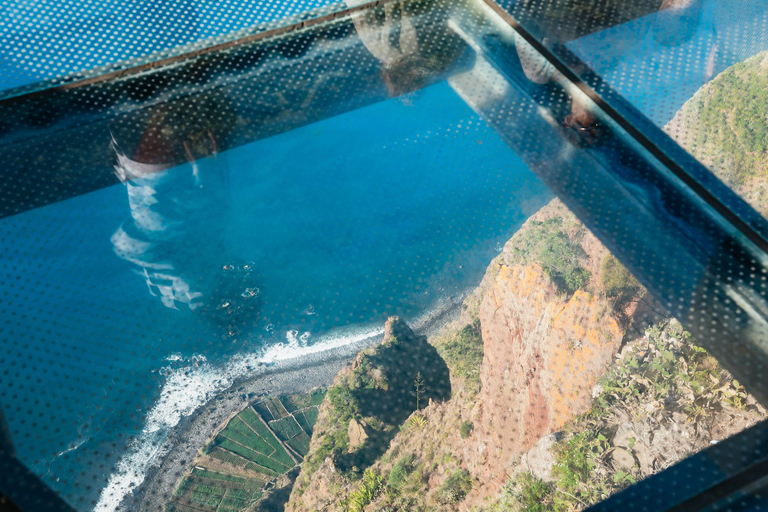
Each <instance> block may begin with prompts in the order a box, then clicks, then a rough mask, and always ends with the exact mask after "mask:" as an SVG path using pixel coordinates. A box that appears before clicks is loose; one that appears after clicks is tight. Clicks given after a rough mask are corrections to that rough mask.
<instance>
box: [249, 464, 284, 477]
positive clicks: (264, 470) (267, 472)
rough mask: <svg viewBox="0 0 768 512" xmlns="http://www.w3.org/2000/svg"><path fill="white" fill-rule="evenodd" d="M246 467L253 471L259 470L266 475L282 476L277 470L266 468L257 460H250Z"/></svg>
mask: <svg viewBox="0 0 768 512" xmlns="http://www.w3.org/2000/svg"><path fill="white" fill-rule="evenodd" d="M245 469H249V470H251V471H257V472H259V473H261V474H262V475H266V476H272V477H277V476H280V473H277V472H276V471H272V470H271V469H269V468H265V467H264V466H262V465H260V464H256V463H255V462H249V463H248V464H246V465H245Z"/></svg>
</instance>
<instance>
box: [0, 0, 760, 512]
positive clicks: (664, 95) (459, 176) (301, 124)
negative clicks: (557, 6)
mask: <svg viewBox="0 0 768 512" xmlns="http://www.w3.org/2000/svg"><path fill="white" fill-rule="evenodd" d="M566 3H567V2H566ZM564 5H565V4H564ZM750 5H751V4H750ZM542 6H544V7H542ZM344 7H346V8H347V9H348V10H346V11H338V12H340V13H341V14H338V15H335V14H334V15H328V16H326V17H317V18H311V17H307V18H306V19H305V21H303V22H301V23H298V24H295V25H291V26H288V25H286V24H285V23H278V24H277V28H275V27H273V28H272V29H271V31H266V32H263V33H261V32H259V33H258V34H257V36H253V34H249V35H246V36H243V37H242V38H241V39H232V38H229V39H228V42H227V44H226V45H225V46H222V47H221V48H218V49H212V50H210V51H201V52H198V53H195V52H191V53H184V54H182V53H177V54H174V55H172V56H170V57H168V59H170V60H165V61H163V62H162V65H157V66H155V65H151V64H146V63H145V64H142V65H141V66H139V67H136V68H132V69H126V70H125V71H121V72H120V73H117V74H112V75H109V74H107V75H103V76H100V75H98V74H94V75H93V76H92V77H90V79H88V80H84V81H81V82H72V83H71V84H68V85H66V86H62V87H51V88H39V89H36V90H35V91H33V92H28V93H27V94H24V95H18V96H13V97H8V98H6V99H4V100H2V101H0V161H3V162H4V164H5V168H4V170H3V173H4V178H5V179H4V180H3V184H2V186H0V198H2V201H0V246H2V248H3V251H2V252H1V253H0V258H1V261H2V271H0V289H1V290H2V293H1V294H0V343H2V347H3V351H2V356H0V361H1V362H2V366H3V373H2V374H1V375H2V376H1V377H0V404H1V405H2V412H3V413H4V422H5V425H4V428H3V429H0V433H2V432H7V437H9V438H10V440H12V443H13V448H12V450H13V457H11V458H12V459H13V460H19V461H21V462H22V463H23V464H24V465H25V466H26V467H27V468H29V469H30V470H31V472H32V473H34V475H35V476H36V478H39V479H40V480H41V481H42V482H43V483H44V484H46V485H47V486H49V487H50V488H52V489H53V490H54V491H55V492H56V493H58V494H59V495H60V496H61V497H62V498H63V499H64V500H65V501H66V502H67V503H68V504H69V505H70V506H71V507H73V508H74V509H76V510H100V511H101V510H105V511H106V510H109V511H112V510H169V511H170V510H178V511H185V512H186V511H191V510H198V511H216V512H218V511H222V512H228V511H234V510H264V511H266V510H294V511H299V510H337V509H338V510H363V509H365V510H403V511H404V510H459V509H460V510H470V509H473V508H472V507H474V509H477V510H497V511H501V510H518V509H519V510H528V509H529V508H527V507H533V506H534V505H535V504H539V505H541V506H543V507H544V508H543V509H541V510H570V509H582V508H586V507H587V506H590V505H594V504H596V503H598V502H601V501H602V500H604V499H606V498H608V497H609V496H611V495H613V494H616V493H618V492H620V491H621V490H623V489H626V488H628V487H629V488H630V489H632V487H630V486H631V485H632V484H634V483H635V482H637V481H641V480H643V479H646V478H648V477H651V476H652V475H654V474H657V473H659V472H660V471H662V470H664V469H666V468H668V467H670V466H672V465H674V464H676V463H678V462H680V461H683V460H686V457H688V456H689V455H692V454H694V453H699V452H701V453H706V452H702V450H706V449H707V448H708V447H710V446H715V445H717V444H718V443H721V442H725V441H726V440H727V439H728V438H730V437H731V436H734V435H737V434H738V433H739V432H741V431H742V430H744V429H747V428H750V427H753V426H754V425H755V424H757V423H759V422H760V421H762V420H763V419H765V416H766V411H765V409H764V408H763V405H762V404H765V403H766V399H768V394H767V393H766V389H768V387H766V384H767V383H766V378H767V377H766V375H765V374H764V372H763V368H764V364H765V362H766V346H765V340H766V339H768V337H767V336H766V335H767V333H768V323H766V320H765V319H766V317H768V304H766V301H765V290H764V288H765V281H766V248H768V243H766V236H765V234H766V233H768V229H767V228H766V224H765V221H764V219H763V218H762V216H761V215H760V214H759V213H756V212H755V210H753V209H752V208H750V207H749V206H748V205H747V204H746V203H744V202H743V201H742V200H741V199H740V198H739V197H738V196H737V195H735V194H733V193H732V192H731V190H730V189H729V188H727V187H726V186H724V185H723V183H722V182H720V181H719V180H718V178H717V177H715V176H713V174H712V173H710V172H709V170H708V168H709V169H711V170H713V171H714V172H715V174H717V175H718V176H719V177H721V178H723V176H722V175H721V173H720V172H719V171H718V169H716V168H714V167H713V166H712V165H710V163H708V162H707V161H705V160H706V159H702V158H701V157H700V156H699V155H697V154H696V150H695V149H691V147H686V149H688V150H690V151H691V153H687V152H686V151H685V150H683V149H682V148H681V147H680V146H678V145H677V144H675V143H674V142H673V141H672V140H670V139H669V138H667V137H666V135H664V133H663V132H662V131H661V128H662V127H664V126H665V125H666V124H667V123H669V122H670V119H671V118H672V117H671V116H672V115H674V113H675V111H677V109H679V108H680V106H681V105H682V104H683V103H684V102H685V101H688V100H689V98H691V97H692V96H693V97H694V98H695V94H697V93H696V89H697V88H698V86H699V85H701V84H700V83H697V82H696V81H697V80H701V78H697V77H698V76H699V75H698V74H697V73H698V71H696V70H692V71H690V73H689V72H688V71H689V70H688V68H680V65H679V64H678V63H676V61H674V60H669V66H672V68H673V69H675V70H678V69H684V70H685V80H677V81H672V79H671V78H670V79H669V80H667V79H666V78H665V79H664V80H663V81H658V82H654V83H658V86H651V87H645V86H644V85H642V83H644V81H646V80H645V78H643V79H641V80H640V81H639V82H638V81H636V78H635V76H636V75H637V76H640V75H639V74H640V71H637V72H636V73H635V74H633V73H632V71H630V69H637V70H642V72H643V73H646V74H647V75H648V77H650V76H651V75H654V74H656V73H658V69H659V68H658V65H659V62H662V60H663V62H667V60H665V59H672V57H673V56H674V55H677V54H674V52H673V53H672V54H669V55H668V54H663V55H666V56H664V57H662V56H660V55H661V54H659V53H653V52H654V51H655V50H654V49H649V50H648V51H649V52H651V53H650V54H648V55H653V56H652V57H648V58H646V59H643V58H641V57H640V56H641V55H646V53H643V52H644V51H645V50H643V52H641V51H639V50H637V49H636V48H635V50H634V51H631V50H630V49H628V48H629V47H628V46H622V45H617V44H613V43H611V41H614V39H612V38H616V39H615V40H620V41H623V42H626V41H634V40H633V39H632V37H633V35H636V34H639V33H643V34H645V35H643V36H642V37H641V39H642V38H643V37H646V36H647V34H648V33H650V34H651V35H650V36H647V37H650V38H651V39H652V40H653V41H656V43H654V44H656V46H653V48H655V49H658V44H659V43H658V40H657V39H658V38H657V39H653V37H655V36H653V34H657V32H658V33H660V29H657V28H654V27H658V26H661V25H664V24H663V23H662V22H660V21H654V20H656V19H657V18H660V17H662V16H664V15H667V14H669V13H670V12H671V11H670V9H672V8H671V7H670V8H669V9H664V10H662V11H659V7H660V6H654V5H652V2H649V3H648V5H645V4H644V3H642V2H641V3H638V4H637V5H636V6H635V8H633V10H631V11H629V10H626V11H621V10H613V11H611V12H612V13H613V14H612V16H613V18H610V17H609V18H610V19H605V18H600V19H599V20H598V19H596V21H594V23H591V22H590V20H589V19H587V22H585V23H582V22H578V23H577V22H573V23H571V24H570V25H569V24H568V23H565V22H561V24H563V23H564V24H565V25H567V26H568V27H570V28H568V30H566V29H565V28H563V29H562V30H561V31H560V32H559V34H560V38H559V39H557V40H556V39H552V38H548V39H546V40H544V39H543V37H542V34H544V32H545V31H550V32H552V33H555V32H556V31H555V28H556V26H553V23H554V21H553V20H555V21H557V18H551V17H550V18H546V20H547V23H549V25H547V24H546V23H541V21H542V19H545V18H542V17H541V16H543V15H542V14H541V13H546V12H547V8H545V7H546V6H545V5H544V4H543V3H542V2H522V3H520V4H513V5H511V6H510V5H502V6H499V5H496V4H493V3H491V2H484V1H479V0H461V1H442V0H438V1H427V0H412V1H391V2H384V3H382V4H380V5H371V6H353V5H346V6H344ZM565 7H567V5H566V6H565ZM565 7H564V8H563V12H566V13H567V12H568V11H567V9H565ZM665 7H667V6H666V5H665ZM747 7H749V8H750V9H752V11H750V12H753V13H754V12H757V11H755V9H758V6H757V5H755V6H752V7H750V6H747V5H746V4H744V8H745V9H746V8H747ZM334 9H335V8H334ZM504 9H506V11H505V10H504ZM332 11H333V9H331V10H328V11H322V12H332ZM507 11H508V12H507ZM702 12H709V11H706V10H704V11H702ZM509 13H512V15H513V16H517V17H516V18H515V17H512V18H510V15H509ZM537 13H538V14H537ZM537 16H538V17H537ZM713 16H714V15H713V14H712V13H710V14H706V15H705V14H701V15H700V19H701V20H704V21H701V22H700V26H699V28H700V32H701V34H699V32H696V33H695V34H694V35H693V36H691V38H690V39H688V36H687V35H683V37H684V39H683V41H675V42H674V44H673V45H672V46H674V47H676V48H677V47H678V46H679V45H683V46H684V45H687V44H691V45H699V46H702V45H703V43H701V44H699V43H698V42H696V41H699V42H700V41H704V40H706V41H710V46H706V48H709V50H706V49H704V50H702V51H704V52H705V53H706V52H707V51H710V52H711V51H712V50H711V48H713V47H716V48H718V50H717V51H716V52H715V53H708V54H707V55H715V60H711V59H710V62H709V63H707V64H706V65H705V68H704V69H705V71H706V72H705V75H703V76H704V79H706V80H710V79H713V77H714V76H716V75H717V74H718V73H719V72H720V71H722V70H723V69H725V68H727V67H729V66H731V65H732V64H735V63H736V62H738V61H737V60H735V59H736V58H741V57H742V56H744V55H746V54H747V53H750V52H753V50H754V51H759V48H758V46H759V45H760V44H762V42H761V41H762V40H760V38H759V37H757V36H754V37H749V38H746V39H739V41H740V43H739V44H742V43H743V46H738V47H736V48H734V47H732V46H729V45H728V44H726V42H725V41H730V39H727V38H726V39H724V40H723V41H724V42H723V43H722V44H720V43H717V42H712V41H715V40H716V39H717V37H721V35H722V34H728V33H730V32H729V30H731V29H730V28H727V27H733V26H734V25H733V24H731V25H728V24H727V23H726V22H725V21H718V23H723V24H724V25H722V27H725V28H719V29H718V31H717V32H714V31H713V30H714V29H710V25H708V24H707V23H709V22H708V21H706V20H711V19H714V18H713ZM566 19H567V18H566ZM573 19H574V20H577V18H573ZM718 19H719V18H718ZM735 19H736V18H734V20H735ZM749 19H750V20H758V21H755V23H758V24H759V20H760V19H761V18H760V17H759V16H757V15H755V16H753V17H751V18H749ZM518 20H519V22H520V24H518ZM582 21H583V20H582ZM644 23H645V24H646V25H643V24H644ZM665 23H666V22H665ZM672 24H673V22H672V21H670V22H669V25H670V27H671V25H672ZM565 25H564V26H565ZM640 26H645V27H646V28H644V29H642V30H641V29H639V28H637V27H640ZM664 26H665V27H666V28H665V30H666V29H669V30H671V29H670V28H669V27H667V26H666V25H664ZM697 26H698V25H697ZM632 27H635V28H632ZM622 31H625V32H622ZM733 31H734V32H733V33H736V32H735V29H733ZM665 33H667V32H665ZM756 33H758V32H754V33H753V34H756ZM713 34H717V36H715V35H713ZM667 35H668V34H667ZM550 37H551V34H550ZM659 37H660V36H659ZM670 37H671V36H670ZM722 37H726V36H722ZM734 37H735V36H734ZM537 38H539V39H537ZM651 39H649V40H648V41H650V40H651ZM642 40H643V41H645V39H642ZM542 41H543V44H541V43H542ZM664 41H666V39H665V40H664ZM718 41H719V40H718ZM678 43H679V45H678ZM637 45H638V47H642V45H641V44H640V43H639V42H638V43H637ZM713 45H714V46H713ZM662 46H663V45H662ZM699 46H696V48H699ZM702 47H704V46H702ZM664 48H667V47H666V46H664ZM719 48H723V49H724V48H728V49H729V51H730V52H731V53H729V54H728V55H730V56H729V57H726V54H725V53H723V54H722V55H721V54H720V53H718V52H719V51H720V50H719ZM745 52H746V53H745ZM680 55H683V56H684V55H688V54H684V53H681V54H680ZM630 57H631V58H630ZM718 59H721V60H718ZM728 59H731V60H728ZM581 61H583V62H585V63H586V64H587V65H588V66H585V65H583V64H582V63H581ZM693 62H699V61H696V60H694V61H693ZM713 62H714V64H713ZM750 62H751V61H750ZM755 62H757V61H755ZM761 62H762V61H761ZM574 63H575V64H574ZM665 65H666V64H665ZM750 65H751V64H750ZM558 66H559V67H558ZM569 66H570V67H569ZM601 66H602V67H601ZM622 66H629V67H622ZM713 66H714V67H713ZM556 68H557V69H556ZM696 69H698V68H696ZM734 69H737V71H738V69H741V68H734ZM569 70H570V71H569ZM707 70H709V71H711V73H710V74H709V75H706V73H709V71H707ZM558 73H559V74H558ZM622 73H624V74H629V75H631V76H632V77H633V78H632V79H631V80H629V79H627V80H624V79H623V78H622V77H624V76H625V75H624V74H622ZM760 73H762V72H759V73H758V75H757V76H758V77H763V76H764V74H760ZM643 76H645V75H643ZM581 78H583V81H582V80H580V79H581ZM622 80H624V81H622ZM649 80H650V79H649ZM716 80H717V79H714V81H712V82H711V83H712V84H714V83H715V81H716ZM673 82H674V83H673ZM675 85H678V86H679V87H675ZM591 87H594V88H593V89H591ZM745 94H747V95H748V93H743V94H742V93H741V92H740V93H739V95H738V96H739V97H742V96H744V95H745ZM691 101H693V100H691ZM758 117H759V116H758ZM763 122H765V120H764V119H763ZM705 124H706V123H705ZM750 126H752V125H750ZM758 128H761V127H760V126H758ZM762 128H764V126H762ZM758 131H759V130H753V132H754V135H755V136H756V137H757V136H758V135H759V134H758ZM753 132H750V133H753ZM672 135H673V137H674V134H672ZM756 140H758V141H759V140H761V139H756ZM657 142H658V144H656V143H657ZM683 142H684V141H681V143H683ZM755 144H760V142H755ZM683 146H684V147H685V144H683ZM758 149H759V148H758ZM763 149H764V148H763ZM692 156H693V157H696V158H699V160H701V163H699V162H697V161H696V160H695V159H694V158H692ZM752 156H753V157H754V159H755V160H754V161H757V162H760V165H762V164H764V163H765V161H764V159H762V157H761V156H760V154H759V151H758V153H757V154H756V155H752ZM701 164H705V165H706V166H708V168H707V167H705V166H702V165H701ZM749 168H750V169H753V170H754V172H755V173H756V174H755V175H756V176H759V173H758V171H759V168H757V167H749ZM723 179H724V181H725V184H726V185H728V186H731V187H736V186H735V185H734V183H735V182H732V181H728V178H727V177H725V178H723ZM740 183H746V182H740ZM735 189H736V192H740V193H741V192H743V190H742V189H739V188H738V187H736V188H735ZM755 197H757V196H755ZM747 199H748V200H750V201H751V199H752V197H747ZM760 204H761V203H754V202H753V205H754V206H755V208H757V209H758V210H761V206H760ZM761 211H762V210H761ZM382 340H383V343H382ZM361 351H362V352H361ZM350 362H351V363H350ZM0 419H1V418H0ZM750 432H753V430H751V431H750ZM3 446H4V445H3ZM0 455H2V456H4V457H6V458H7V457H8V449H6V448H2V449H0ZM3 460H5V459H2V460H0V462H2V461H3ZM695 460H700V459H695ZM744 464H746V463H744ZM737 465H738V464H737ZM4 467H10V466H4ZM729 471H730V470H729ZM726 473H727V474H730V473H728V472H727V471H726ZM6 474H7V475H12V474H11V472H10V471H9V472H7V473H6ZM22 478H27V477H26V476H23V475H21V474H20V473H13V476H10V477H9V478H8V479H7V481H8V482H9V484H7V487H0V493H2V494H3V495H6V496H8V497H9V498H10V499H11V500H12V501H14V502H16V504H17V505H19V506H20V508H21V509H22V510H26V509H28V508H29V507H30V506H27V507H25V506H23V505H22V502H24V503H28V502H29V500H30V499H31V498H32V497H31V496H30V495H29V493H26V494H25V492H26V491H24V490H23V489H25V487H24V486H23V485H21V484H22V483H23V481H24V480H22ZM679 478H680V488H688V487H686V483H688V482H698V484H697V485H700V483H701V482H702V481H703V480H702V478H703V477H702V476H701V475H697V474H695V472H694V473H691V474H684V475H682V476H679ZM692 486H693V484H691V486H689V487H691V488H692ZM532 496H533V497H532ZM526 500H527V501H526ZM609 503H610V502H609ZM355 507H357V508H355ZM365 507H368V508H365ZM29 509H30V510H31V508H29Z"/></svg>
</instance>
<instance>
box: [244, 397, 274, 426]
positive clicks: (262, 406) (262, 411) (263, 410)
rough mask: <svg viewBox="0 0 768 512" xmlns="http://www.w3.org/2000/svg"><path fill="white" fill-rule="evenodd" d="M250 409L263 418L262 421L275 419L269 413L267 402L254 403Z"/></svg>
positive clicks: (270, 412)
mask: <svg viewBox="0 0 768 512" xmlns="http://www.w3.org/2000/svg"><path fill="white" fill-rule="evenodd" d="M252 407H253V409H254V410H255V411H256V414H258V415H259V416H261V417H262V418H264V421H272V420H274V419H275V417H274V416H273V415H272V411H270V410H269V407H267V400H262V401H261V402H256V403H255V404H253V405H252ZM249 423H250V421H249Z"/></svg>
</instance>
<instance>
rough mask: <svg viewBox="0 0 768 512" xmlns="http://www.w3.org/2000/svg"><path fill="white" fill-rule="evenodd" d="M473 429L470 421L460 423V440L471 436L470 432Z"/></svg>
mask: <svg viewBox="0 0 768 512" xmlns="http://www.w3.org/2000/svg"><path fill="white" fill-rule="evenodd" d="M474 429H475V426H474V425H473V424H472V422H471V421H469V420H467V421H464V422H462V423H461V425H460V426H459V434H460V435H461V438H462V439H466V438H468V437H469V436H470V435H472V431H473V430H474Z"/></svg>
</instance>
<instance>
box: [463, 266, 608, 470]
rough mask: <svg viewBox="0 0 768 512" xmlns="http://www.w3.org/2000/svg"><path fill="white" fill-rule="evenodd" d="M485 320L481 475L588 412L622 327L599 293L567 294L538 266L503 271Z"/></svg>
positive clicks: (482, 314)
mask: <svg viewBox="0 0 768 512" xmlns="http://www.w3.org/2000/svg"><path fill="white" fill-rule="evenodd" d="M480 323H481V325H482V335H483V341H484V344H485V345H484V350H485V359H484V361H483V370H482V373H481V379H482V384H483V386H482V391H481V395H480V400H479V404H478V420H477V425H478V426H479V428H478V429H477V435H478V436H481V437H482V438H483V440H484V441H485V444H486V446H487V449H486V456H485V460H483V461H481V464H480V467H478V468H477V469H476V472H477V473H478V474H482V473H487V472H490V473H498V472H500V471H503V470H504V469H505V468H506V467H507V466H508V465H509V464H510V463H511V462H512V461H514V459H515V457H518V456H519V455H521V454H522V453H523V452H525V451H527V450H528V449H529V448H531V447H532V446H533V445H534V444H535V443H536V442H537V441H538V440H539V439H540V438H541V437H543V436H544V435H546V434H548V433H550V432H554V431H556V430H558V429H560V428H561V427H562V426H563V425H564V424H565V423H566V422H567V421H568V420H570V419H571V418H573V417H574V416H575V415H576V414H579V413H582V412H584V411H585V410H587V408H588V407H589V406H590V403H591V395H590V391H591V389H592V387H593V386H594V385H595V383H596V382H597V379H598V378H599V377H600V376H601V375H602V374H603V373H605V371H606V369H607V368H608V366H609V365H610V363H611V361H612V359H613V356H614V355H615V353H616V351H617V350H618V348H619V343H620V342H621V337H622V332H621V330H620V328H619V325H618V323H617V322H616V320H614V319H613V318H612V317H611V314H610V310H608V309H607V308H605V304H604V303H601V301H600V300H599V299H598V298H597V297H596V296H594V295H590V294H588V293H586V292H583V291H581V290H578V291H576V292H575V293H574V294H573V296H571V297H570V298H569V299H563V298H561V297H560V296H559V294H558V292H557V289H556V288H555V287H554V286H553V285H552V284H551V282H550V280H549V278H548V277H547V276H546V275H545V274H544V271H543V269H542V268H541V266H540V265H538V264H536V263H534V264H531V265H526V266H517V267H514V268H510V267H506V266H504V267H502V268H501V270H500V272H499V274H498V276H497V278H496V281H495V286H494V287H493V288H491V289H490V290H489V292H488V293H487V294H486V296H485V299H484V300H483V303H482V305H481V307H480ZM481 468H482V469H481Z"/></svg>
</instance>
